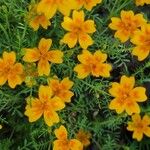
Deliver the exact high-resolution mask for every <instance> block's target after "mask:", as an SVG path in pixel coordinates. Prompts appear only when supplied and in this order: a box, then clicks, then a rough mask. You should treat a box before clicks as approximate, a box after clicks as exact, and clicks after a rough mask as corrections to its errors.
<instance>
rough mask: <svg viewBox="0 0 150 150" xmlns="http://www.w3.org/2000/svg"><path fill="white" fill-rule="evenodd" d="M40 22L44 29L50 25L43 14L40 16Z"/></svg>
mask: <svg viewBox="0 0 150 150" xmlns="http://www.w3.org/2000/svg"><path fill="white" fill-rule="evenodd" d="M40 24H41V26H42V27H43V28H44V29H47V28H48V26H50V25H51V23H50V21H49V19H48V18H47V17H46V16H45V15H41V16H40Z"/></svg>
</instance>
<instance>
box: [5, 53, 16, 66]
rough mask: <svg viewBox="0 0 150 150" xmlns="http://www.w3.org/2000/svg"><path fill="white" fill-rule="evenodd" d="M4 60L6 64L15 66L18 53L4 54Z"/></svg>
mask: <svg viewBox="0 0 150 150" xmlns="http://www.w3.org/2000/svg"><path fill="white" fill-rule="evenodd" d="M3 60H4V62H7V63H8V62H9V64H14V63H15V61H16V53H15V52H13V51H12V52H6V51H4V52H3Z"/></svg>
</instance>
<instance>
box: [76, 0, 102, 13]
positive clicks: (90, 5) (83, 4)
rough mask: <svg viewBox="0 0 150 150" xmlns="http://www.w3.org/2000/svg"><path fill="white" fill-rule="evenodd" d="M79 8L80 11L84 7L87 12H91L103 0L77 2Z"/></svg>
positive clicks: (81, 0)
mask: <svg viewBox="0 0 150 150" xmlns="http://www.w3.org/2000/svg"><path fill="white" fill-rule="evenodd" d="M75 1H76V3H77V4H76V5H77V8H78V9H80V8H81V7H84V8H85V9H87V10H89V11H90V10H91V9H92V8H93V7H94V6H96V5H97V4H99V3H101V2H102V0H75Z"/></svg>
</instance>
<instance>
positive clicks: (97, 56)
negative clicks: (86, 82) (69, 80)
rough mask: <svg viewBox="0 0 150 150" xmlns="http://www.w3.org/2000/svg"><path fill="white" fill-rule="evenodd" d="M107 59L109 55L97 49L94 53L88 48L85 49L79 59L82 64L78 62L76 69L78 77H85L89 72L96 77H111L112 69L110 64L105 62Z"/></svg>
mask: <svg viewBox="0 0 150 150" xmlns="http://www.w3.org/2000/svg"><path fill="white" fill-rule="evenodd" d="M106 59H107V55H106V54H104V53H101V51H99V50H98V51H96V52H95V53H94V54H93V55H92V54H91V53H90V52H89V51H88V50H83V53H82V54H81V55H78V60H79V61H80V62H81V64H78V65H77V66H76V67H75V68H74V71H76V72H77V73H78V78H81V79H83V78H85V77H87V76H88V75H89V74H92V75H93V76H95V77H99V76H102V77H109V76H110V71H111V69H112V67H111V65H110V64H107V63H104V62H105V61H106Z"/></svg>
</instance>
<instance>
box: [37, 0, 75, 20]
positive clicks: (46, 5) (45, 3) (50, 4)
mask: <svg viewBox="0 0 150 150" xmlns="http://www.w3.org/2000/svg"><path fill="white" fill-rule="evenodd" d="M74 7H75V2H74V1H73V0H41V1H40V2H39V4H38V8H37V11H38V12H39V13H44V14H45V16H46V17H48V18H52V17H53V16H54V15H55V13H56V11H57V10H58V11H59V12H61V13H62V14H63V15H65V16H69V14H70V11H71V9H73V8H74Z"/></svg>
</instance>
